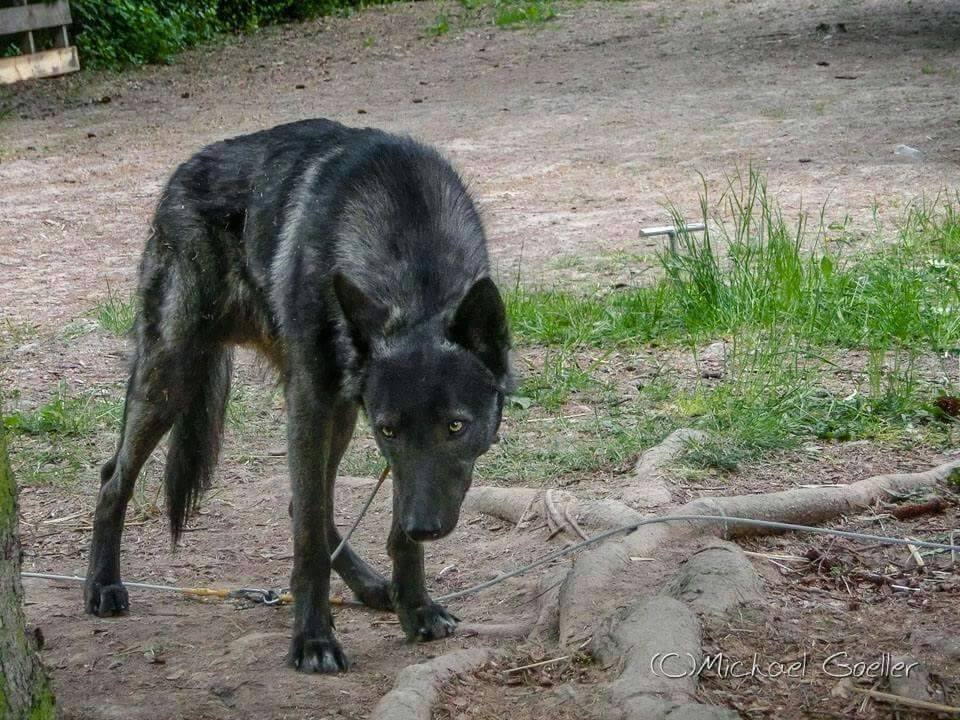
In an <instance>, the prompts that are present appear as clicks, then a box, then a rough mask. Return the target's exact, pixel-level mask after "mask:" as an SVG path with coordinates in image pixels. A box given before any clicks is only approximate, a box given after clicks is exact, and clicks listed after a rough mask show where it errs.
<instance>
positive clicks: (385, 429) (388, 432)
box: [380, 425, 394, 438]
mask: <svg viewBox="0 0 960 720" xmlns="http://www.w3.org/2000/svg"><path fill="white" fill-rule="evenodd" d="M380 434H381V435H383V436H384V437H385V438H392V437H393V436H394V432H393V428H392V427H390V426H389V425H381V426H380Z"/></svg>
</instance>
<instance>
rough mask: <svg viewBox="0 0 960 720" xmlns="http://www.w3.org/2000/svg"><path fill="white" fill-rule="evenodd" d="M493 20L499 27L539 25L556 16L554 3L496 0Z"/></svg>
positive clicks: (537, 0)
mask: <svg viewBox="0 0 960 720" xmlns="http://www.w3.org/2000/svg"><path fill="white" fill-rule="evenodd" d="M493 11H494V15H493V22H494V23H495V24H496V25H497V27H511V28H512V27H526V26H530V25H538V24H540V23H545V22H547V21H548V20H552V19H553V18H554V17H556V14H557V12H556V10H555V9H554V7H553V4H552V3H550V2H545V1H544V0H494V3H493Z"/></svg>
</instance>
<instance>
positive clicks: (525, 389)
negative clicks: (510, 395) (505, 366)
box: [517, 350, 598, 410]
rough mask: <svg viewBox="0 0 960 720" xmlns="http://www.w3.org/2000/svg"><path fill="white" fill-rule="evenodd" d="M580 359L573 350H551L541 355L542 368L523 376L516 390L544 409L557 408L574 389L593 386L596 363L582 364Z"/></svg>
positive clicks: (566, 399) (595, 384) (595, 382)
mask: <svg viewBox="0 0 960 720" xmlns="http://www.w3.org/2000/svg"><path fill="white" fill-rule="evenodd" d="M581 362H583V361H582V360H581V359H580V358H578V357H577V356H576V355H575V354H574V353H572V352H565V351H563V350H551V351H549V352H548V353H547V355H546V356H545V358H544V361H543V366H542V368H541V369H540V370H539V371H537V372H530V373H528V374H527V375H526V377H525V379H524V382H523V385H522V386H521V387H520V390H519V392H518V393H517V394H518V395H519V396H520V397H523V398H529V399H530V400H532V401H534V402H536V403H537V404H538V405H539V406H541V407H543V408H545V409H547V410H557V409H559V408H561V407H562V406H563V405H564V403H566V402H567V401H568V400H569V399H570V397H571V396H572V395H573V394H574V393H577V392H580V391H583V390H586V389H588V388H592V387H596V386H597V385H598V383H597V380H596V379H595V378H594V376H593V371H594V369H595V367H596V364H595V363H594V364H592V365H588V364H587V362H583V364H584V365H587V366H586V367H582V366H581Z"/></svg>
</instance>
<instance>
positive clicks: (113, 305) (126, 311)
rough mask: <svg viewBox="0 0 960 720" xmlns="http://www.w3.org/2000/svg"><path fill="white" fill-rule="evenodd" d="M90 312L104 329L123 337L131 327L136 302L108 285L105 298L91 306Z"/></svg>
mask: <svg viewBox="0 0 960 720" xmlns="http://www.w3.org/2000/svg"><path fill="white" fill-rule="evenodd" d="M92 314H93V316H94V317H95V318H96V320H97V322H98V323H99V324H100V327H102V328H103V329H104V330H106V331H107V332H109V333H111V334H113V335H116V336H117V337H123V336H124V335H126V334H127V333H129V332H130V331H131V330H132V329H133V322H134V320H135V319H136V316H137V304H136V301H135V300H134V299H133V298H128V297H124V296H123V295H121V294H120V293H118V292H115V291H113V290H112V289H110V288H109V287H108V288H107V297H106V299H105V300H103V301H102V302H100V303H98V304H97V305H96V307H94V308H93V311H92Z"/></svg>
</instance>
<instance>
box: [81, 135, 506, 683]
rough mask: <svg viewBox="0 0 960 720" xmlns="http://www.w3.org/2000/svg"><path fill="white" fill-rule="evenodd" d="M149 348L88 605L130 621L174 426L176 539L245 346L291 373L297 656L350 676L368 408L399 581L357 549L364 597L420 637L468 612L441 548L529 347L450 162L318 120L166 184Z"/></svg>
mask: <svg viewBox="0 0 960 720" xmlns="http://www.w3.org/2000/svg"><path fill="white" fill-rule="evenodd" d="M139 300H140V312H139V315H138V318H137V322H136V326H135V336H136V354H135V357H134V359H133V363H132V369H131V374H130V380H129V383H128V386H127V396H126V405H125V408H124V417H123V429H122V432H121V437H120V442H119V446H118V449H117V453H116V455H115V456H114V457H113V459H111V460H110V461H109V462H107V463H106V464H105V465H104V467H103V469H102V471H101V483H102V487H101V489H100V496H99V500H98V503H97V510H96V519H95V522H94V531H93V543H92V547H91V550H90V565H89V569H88V571H87V581H86V587H85V601H86V609H87V611H88V612H91V613H95V614H97V615H101V616H104V615H115V614H120V613H122V612H124V611H126V610H127V608H128V599H127V592H126V590H125V589H124V587H123V585H122V583H121V581H120V537H121V533H122V531H123V520H124V513H125V510H126V507H127V503H128V501H129V499H130V495H131V493H132V491H133V487H134V482H135V480H136V477H137V475H138V473H139V471H140V469H141V467H142V466H143V463H144V462H145V461H146V459H147V457H148V456H149V455H150V453H151V451H152V450H153V449H154V447H155V446H156V444H157V443H158V442H159V440H160V439H161V437H162V436H163V435H164V433H166V432H167V431H168V430H171V428H172V430H171V434H170V443H169V451H168V453H167V463H166V471H165V485H166V498H167V508H168V511H169V515H170V524H171V532H172V534H173V538H174V541H176V539H177V537H178V536H179V534H180V532H181V531H182V529H183V526H184V523H185V521H186V520H187V518H188V515H189V513H190V511H191V510H192V509H193V508H195V506H196V503H197V501H198V498H199V495H200V493H201V491H202V490H203V488H204V487H206V486H207V484H208V482H209V478H210V474H211V471H212V469H213V466H214V464H215V463H216V459H217V454H218V450H219V446H220V438H221V431H222V429H223V416H224V408H225V404H226V402H227V396H228V394H229V385H230V374H231V355H232V346H233V345H236V344H252V345H254V346H256V347H257V348H259V349H260V350H261V351H262V352H263V353H264V354H265V355H266V356H267V357H268V358H269V359H270V360H271V361H272V363H273V364H274V365H275V366H276V367H277V369H278V370H279V373H280V376H281V378H282V382H283V386H284V391H285V397H286V409H287V418H288V419H287V435H288V438H287V439H288V459H289V466H290V476H291V481H292V486H293V502H292V503H291V515H292V518H293V542H294V566H293V574H292V580H291V587H292V589H293V593H294V596H295V605H296V607H295V625H294V635H293V639H292V643H291V647H290V655H289V660H290V662H291V663H292V664H293V665H294V666H295V667H297V668H298V669H299V670H302V671H307V672H336V671H339V670H344V669H346V667H347V660H346V658H345V656H344V654H343V652H342V650H341V649H340V645H339V644H338V643H337V641H336V639H335V638H334V634H333V618H332V616H331V613H330V604H329V598H328V594H329V586H330V568H331V561H330V555H331V552H332V550H333V549H334V548H335V547H336V546H337V544H338V543H339V542H340V536H339V534H338V532H337V529H336V527H335V526H334V521H333V507H332V503H333V487H334V481H335V478H336V475H337V466H338V464H339V462H340V458H341V457H342V456H343V453H344V450H345V449H346V447H347V444H348V443H349V441H350V437H351V435H352V433H353V428H354V425H355V423H356V418H357V412H358V408H359V407H363V408H364V411H365V413H366V415H367V417H368V418H369V420H370V423H371V426H372V427H373V429H374V434H375V435H376V439H377V444H378V445H379V447H380V450H381V452H382V453H383V454H384V456H385V457H386V459H387V461H388V462H389V463H390V465H391V467H392V468H393V474H394V479H395V482H394V491H393V498H394V499H393V525H392V528H391V530H390V538H389V551H390V555H391V557H392V558H393V580H392V582H388V581H387V580H385V579H384V578H382V577H380V575H378V574H377V573H376V572H375V571H374V570H373V569H371V568H370V566H368V565H367V564H366V563H365V562H364V561H363V560H361V559H360V558H359V557H357V555H355V554H354V553H353V551H351V550H350V549H349V548H346V549H345V550H344V551H343V552H342V553H341V554H340V555H339V556H338V557H337V559H336V560H335V561H334V562H333V563H332V567H333V568H334V569H335V570H336V571H337V572H338V573H339V574H340V575H341V576H342V577H343V579H344V580H345V581H346V583H347V584H348V585H349V586H350V588H351V589H352V590H353V591H354V592H355V593H356V595H357V597H358V598H359V599H360V600H362V601H363V602H364V603H366V604H367V605H369V606H371V607H375V608H380V609H394V610H395V611H396V612H397V614H398V615H399V618H400V623H401V625H402V626H403V629H404V631H405V632H406V633H407V635H408V637H410V638H411V639H420V640H431V639H434V638H440V637H445V636H447V635H449V634H450V633H452V632H453V630H454V628H455V626H456V621H457V618H455V617H454V616H452V615H450V614H449V613H448V612H447V611H446V610H444V608H443V607H441V606H440V605H438V604H436V603H434V602H433V601H432V600H431V599H430V597H429V596H428V594H427V591H426V587H425V585H424V570H423V549H422V546H421V545H420V543H421V542H422V541H425V540H434V539H437V538H441V537H443V536H445V535H447V534H448V533H449V532H451V531H452V530H453V528H454V526H455V525H456V523H457V520H458V519H459V515H460V505H461V503H462V501H463V498H464V496H465V494H466V492H467V490H468V488H469V486H470V481H471V477H472V473H473V467H474V462H475V461H476V459H477V457H478V456H479V455H481V454H482V453H484V452H485V451H486V450H487V449H488V448H489V447H490V444H491V443H492V442H493V441H494V438H495V435H496V432H497V428H498V427H499V424H500V418H501V413H502V411H503V400H504V394H505V393H506V392H507V391H508V390H509V388H510V383H511V371H510V364H509V358H508V350H509V344H510V340H509V333H508V329H507V322H506V316H505V312H504V306H503V303H502V301H501V298H500V294H499V293H498V292H497V288H496V286H495V285H494V283H493V281H492V280H491V279H490V277H489V268H488V260H487V251H486V240H485V237H484V231H483V226H482V224H481V221H480V217H479V215H478V214H477V211H476V208H475V207H474V204H473V201H472V200H471V198H470V196H469V194H468V193H467V190H466V189H465V187H464V185H463V182H462V181H461V179H460V178H459V177H458V176H457V174H456V172H455V171H454V170H453V169H452V168H451V167H450V165H449V164H448V163H447V162H446V161H445V160H444V159H443V158H442V157H441V156H440V155H439V153H437V152H436V151H435V150H432V149H430V148H429V147H425V146H424V145H421V144H419V143H417V142H415V141H413V140H411V139H409V138H404V137H397V136H394V135H389V134H387V133H384V132H381V131H378V130H373V129H369V128H366V129H357V128H348V127H345V126H343V125H340V124H338V123H335V122H331V121H327V120H308V121H304V122H297V123H291V124H289V125H281V126H279V127H276V128H273V129H271V130H265V131H263V132H258V133H254V134H252V135H246V136H242V137H238V138H234V139H232V140H227V141H225V142H220V143H216V144H214V145H211V146H209V147H207V148H205V149H203V150H201V151H200V152H199V153H198V154H197V155H195V156H194V157H193V158H192V159H190V160H189V161H187V162H186V163H184V164H183V165H181V166H180V167H179V168H178V169H177V170H176V171H175V172H174V174H173V176H172V178H171V179H170V181H169V183H168V184H167V187H166V190H165V191H164V193H163V195H162V197H161V199H160V201H159V203H158V206H157V210H156V214H155V216H154V221H153V232H152V234H151V236H150V238H149V240H148V241H147V246H146V250H145V252H144V255H143V260H142V262H141V266H140V284H139Z"/></svg>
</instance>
